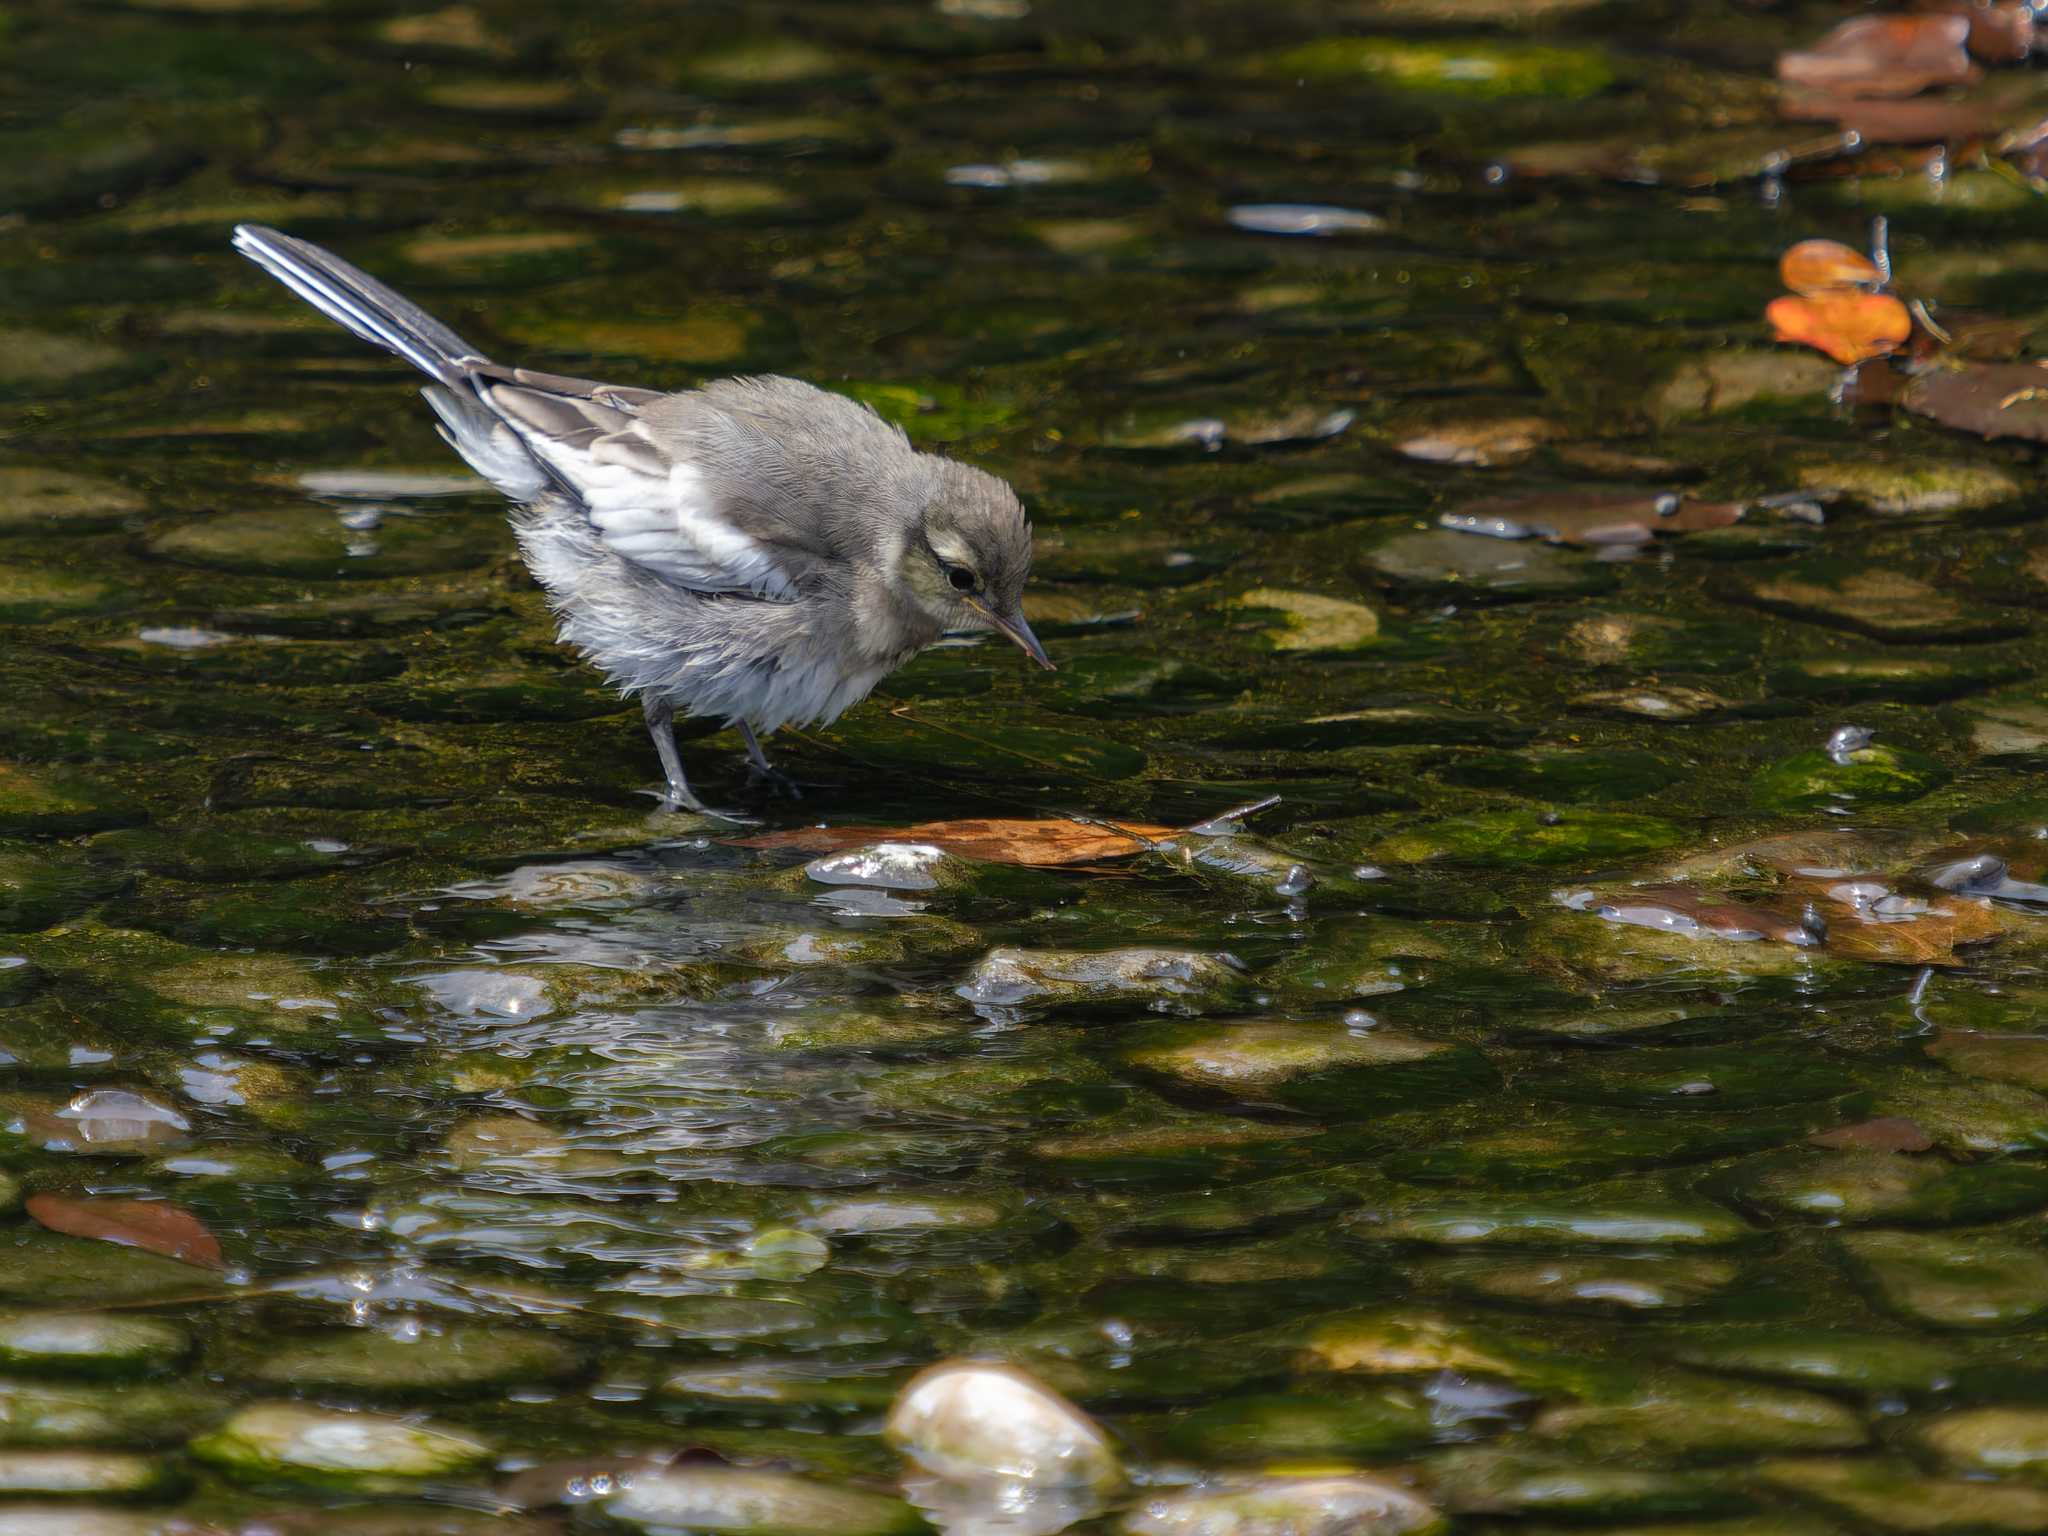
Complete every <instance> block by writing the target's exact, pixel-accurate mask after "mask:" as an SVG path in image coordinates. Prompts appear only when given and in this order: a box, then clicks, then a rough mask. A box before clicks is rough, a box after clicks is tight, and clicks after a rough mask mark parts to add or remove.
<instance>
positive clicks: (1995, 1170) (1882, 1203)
mask: <svg viewBox="0 0 2048 1536" xmlns="http://www.w3.org/2000/svg"><path fill="white" fill-rule="evenodd" d="M1729 1188H1730V1191H1731V1193H1732V1194H1733V1196H1734V1198H1735V1199H1736V1200H1737V1201H1739V1202H1741V1203H1742V1204H1744V1205H1748V1206H1752V1207H1754V1208H1756V1209H1758V1210H1760V1211H1762V1212H1765V1213H1766V1214H1768V1215H1771V1216H1774V1217H1776V1218H1779V1219H1781V1220H1783V1219H1791V1220H1801V1219H1803V1220H1808V1221H1821V1222H1827V1223H1830V1224H1832V1223H1837V1222H1841V1223H1852V1224H1853V1223H1861V1222H1899V1223H1904V1222H1932V1223H1942V1224H1947V1223H1954V1222H1968V1221H1989V1220H1995V1219H1997V1218H1998V1217H2001V1216H2008V1215H2014V1214H2017V1213H2018V1212H2020V1211H2022V1210H2028V1209H2032V1208H2034V1207H2036V1206H2039V1205H2041V1204H2043V1203H2044V1202H2048V1169H2039V1168H2035V1167H2031V1166H2027V1165H2024V1164H2014V1163H1988V1164H1979V1165H1976V1166H1973V1167H1964V1168H1957V1167H1954V1166H1952V1165H1951V1164H1949V1163H1947V1162H1945V1161H1941V1160H1938V1159H1932V1158H1915V1157H1901V1156H1899V1155H1897V1154H1895V1153H1890V1152H1822V1151H1817V1150H1816V1151H1811V1152H1787V1153H1776V1154H1771V1155H1768V1156H1766V1157H1763V1158H1760V1159H1757V1160H1755V1161H1753V1162H1751V1163H1749V1164H1747V1165H1742V1166H1738V1167H1737V1168H1736V1169H1735V1170H1733V1171H1732V1174H1731V1176H1730V1178H1729Z"/></svg>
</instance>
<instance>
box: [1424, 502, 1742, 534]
mask: <svg viewBox="0 0 2048 1536" xmlns="http://www.w3.org/2000/svg"><path fill="white" fill-rule="evenodd" d="M1741 520H1742V503H1741V502H1739V501H1697V500H1694V499H1693V498H1691V497H1689V496H1679V495H1675V494H1671V493H1669V492H1666V493H1656V492H1648V493H1646V492H1642V491H1552V492H1547V493H1545V494H1543V495H1540V496H1489V497H1487V498H1485V499H1484V500H1482V501H1474V502H1468V503H1467V504H1466V505H1464V506H1462V507H1460V508H1458V509H1457V510H1456V511H1455V512H1447V513H1445V514H1444V515H1443V517H1442V518H1441V519H1440V521H1441V522H1442V524H1443V526H1445V527H1446V528H1455V529H1457V530H1459V531H1460V532H1465V533H1484V534H1488V535H1490V536H1492V537H1494V538H1532V537H1533V538H1542V539H1548V540H1549V541H1550V542H1551V543H1553V544H1603V545H1604V544H1647V543H1649V542H1650V540H1651V539H1652V538H1654V537H1655V536H1656V535H1658V534H1660V533H1698V532H1700V531H1702V530H1704V529H1708V528H1726V527H1727V526H1728V525H1729V524H1730V523H1736V522H1740V521H1741Z"/></svg>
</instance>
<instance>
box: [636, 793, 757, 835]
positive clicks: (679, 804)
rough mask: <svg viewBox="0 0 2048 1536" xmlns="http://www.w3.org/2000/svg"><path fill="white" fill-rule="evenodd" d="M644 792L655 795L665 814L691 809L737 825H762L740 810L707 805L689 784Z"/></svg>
mask: <svg viewBox="0 0 2048 1536" xmlns="http://www.w3.org/2000/svg"><path fill="white" fill-rule="evenodd" d="M644 793H646V794H650V795H652V796H654V798H655V799H656V800H657V801H658V802H659V805H658V807H657V809H659V810H660V811H661V813H662V814H663V815H672V814H674V813H676V812H678V811H691V812H694V813H695V814H696V815H699V816H713V817H716V818H717V819H718V820H720V821H729V822H731V823H732V824H733V825H734V826H736V827H758V826H759V825H761V822H760V820H759V818H758V817H753V816H742V815H741V814H740V813H739V812H738V811H721V810H720V809H718V807H717V806H715V805H706V804H705V803H704V802H703V801H702V800H699V799H698V798H697V797H696V796H695V795H693V794H691V793H690V790H689V787H688V786H687V785H676V784H671V785H669V786H668V788H666V789H650V790H646V791H644Z"/></svg>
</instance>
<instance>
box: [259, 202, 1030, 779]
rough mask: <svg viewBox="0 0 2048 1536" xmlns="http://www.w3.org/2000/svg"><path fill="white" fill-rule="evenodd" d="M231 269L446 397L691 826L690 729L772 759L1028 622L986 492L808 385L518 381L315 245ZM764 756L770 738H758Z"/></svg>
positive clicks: (1017, 550) (568, 634) (996, 495)
mask: <svg viewBox="0 0 2048 1536" xmlns="http://www.w3.org/2000/svg"><path fill="white" fill-rule="evenodd" d="M235 249H236V250H238V251H240V252H241V253H242V254H243V255H244V256H247V257H248V258H249V259H250V260H251V261H253V262H255V263H256V264H257V265H258V266H260V267H262V268H263V269H264V270H265V271H266V272H268V273H269V274H270V275H271V276H272V277H275V278H276V279H277V280H278V281H279V282H281V283H283V284H284V285H285V286H286V287H287V288H289V289H291V290H292V292H294V293H296V294H297V295H298V296H299V297H300V298H302V299H304V300H305V301H306V302H307V303H309V304H311V305H312V306H313V307H314V308H315V309H317V310H319V311H320V312H321V313H322V314H323V315H326V316H327V317H328V318H329V319H330V320H334V321H336V322H337V323H339V324H341V325H342V326H345V327H346V328H347V329H348V330H350V331H352V332H354V333H355V334H356V335H357V336H360V337H361V338H362V339H363V340H365V341H368V342H373V343H375V344H376V345H377V346H380V347H382V348H384V349H385V350H386V351H389V352H394V353H396V354H397V355H398V356H400V357H402V358H404V359H405V360H406V361H407V362H409V363H411V364H412V365H413V366H414V367H415V368H417V369H419V370H420V371H421V372H422V373H424V374H426V375H427V376H428V377H430V378H431V379H432V380H433V381H434V382H433V383H431V384H429V385H427V386H426V388H424V389H423V390H421V391H420V393H421V394H423V395H424V396H425V397H426V401H427V404H428V405H430V406H432V407H433V409H434V414H435V415H437V416H439V417H440V418H441V426H440V432H441V436H442V437H444V438H446V439H447V440H448V442H449V444H450V445H451V446H452V447H453V448H454V449H455V451H456V452H457V453H459V454H461V455H462V457H463V458H464V459H466V460H468V462H469V465H470V467H471V468H472V469H474V470H475V471H476V472H477V473H478V474H480V475H482V476H483V477H484V478H485V479H486V480H488V481H490V483H491V484H492V485H494V486H496V487H497V488H498V489H499V490H500V491H502V492H503V493H504V494H505V495H506V496H508V497H509V498H511V499H512V500H513V501H515V502H517V503H519V507H520V510H519V511H518V512H516V513H515V514H514V516H513V529H514V531H515V532H516V533H517V535H518V539H519V548H520V551H521V553H523V554H524V555H525V557H526V563H527V565H528V566H529V567H530V568H531V569H532V571H533V574H534V576H535V577H536V578H537V579H538V580H539V582H540V584H541V586H542V587H543V588H545V589H546V591H547V595H548V600H549V603H550V604H551V605H552V607H553V608H554V611H555V616H556V618H557V619H558V621H559V635H560V638H561V639H562V641H563V642H564V643H566V644H568V645H570V646H573V647H574V648H575V649H576V650H577V651H579V652H581V653H582V654H583V656H584V657H585V658H587V659H588V660H589V661H591V662H592V663H594V664H595V665H596V666H597V667H598V669H599V670H600V671H602V672H603V673H604V674H605V676H606V677H607V678H609V679H610V680H611V682H612V683H613V684H614V685H615V686H616V687H618V688H619V690H620V691H621V692H623V693H625V694H628V695H633V694H637V695H639V698H640V701H641V704H642V706H643V707H644V708H645V710H646V713H647V730H648V733H649V734H650V735H651V736H653V738H654V749H655V751H656V752H658V753H660V755H661V766H662V770H663V772H664V774H665V775H666V777H667V780H668V796H667V798H668V800H669V801H670V802H672V803H673V804H676V805H682V806H687V807H689V808H690V809H691V810H694V811H702V810H705V809H706V808H705V806H704V805H703V803H702V802H700V801H699V800H698V799H697V797H696V796H695V795H694V794H692V793H691V792H690V786H689V783H688V781H687V780H686V779H685V778H684V777H683V762H682V758H681V756H680V755H679V754H678V753H677V751H676V742H675V731H674V728H673V722H674V719H675V715H676V712H677V711H678V710H681V711H682V712H683V713H684V714H688V715H714V716H721V717H723V718H724V719H725V720H726V721H727V722H728V723H729V724H731V725H733V726H735V727H737V728H738V730H739V733H740V736H741V738H742V739H743V740H744V741H745V742H746V745H747V756H748V757H749V759H750V760H751V761H752V763H753V765H754V768H755V770H756V771H757V772H759V773H761V774H764V775H769V776H773V777H779V776H778V775H775V770H774V769H772V768H771V767H770V766H769V763H768V759H767V758H766V757H765V756H763V755H762V752H761V743H760V737H761V736H765V735H767V734H768V733H769V732H771V731H773V730H774V729H776V727H778V726H781V725H787V724H791V723H803V722H811V721H829V720H834V719H837V718H838V716H839V715H840V714H841V713H843V712H844V711H845V710H846V709H848V708H849V707H850V706H852V705H853V704H855V703H857V702H859V701H860V700H861V699H863V698H865V697H866V696H867V694H868V691H869V690H870V689H871V688H873V687H874V686H875V684H876V683H878V682H880V681H881V680H882V679H883V678H884V677H886V676H888V675H889V674H890V673H891V672H893V671H895V670H896V668H898V667H900V666H902V665H903V664H904V663H905V662H906V661H908V660H910V658H911V657H913V656H915V655H916V654H917V653H918V652H919V651H921V650H923V649H924V648H925V647H926V646H928V645H930V644H932V643H933V642H934V641H936V640H937V639H938V638H939V636H940V635H942V634H944V633H945V632H946V631H947V630H950V629H974V628H983V629H994V630H996V631H998V632H1000V633H1001V634H1003V635H1006V636H1008V637H1009V638H1010V639H1011V640H1013V641H1015V642H1016V643H1017V644H1018V645H1019V646H1021V647H1022V648H1023V650H1024V652H1025V654H1026V655H1028V656H1029V657H1030V658H1031V659H1032V660H1033V661H1035V662H1037V663H1038V664H1039V665H1040V666H1042V667H1045V668H1047V669H1050V668H1051V667H1052V662H1051V661H1050V660H1048V659H1047V657H1046V654H1045V649H1044V647H1043V646H1041V645H1040V644H1039V643H1038V637H1037V636H1036V635H1034V634H1032V633H1031V626H1030V625H1028V624H1027V623H1025V622H1024V611H1023V607H1022V599H1023V594H1024V581H1025V578H1026V576H1028V575H1029V574H1030V569H1031V526H1030V524H1029V523H1027V522H1026V521H1025V520H1024V508H1023V507H1022V506H1021V505H1020V504H1019V502H1018V500H1017V497H1016V493H1015V492H1013V491H1012V490H1011V489H1010V488H1009V486H1007V485H1005V484H1004V483H1003V482H1002V481H1000V480H998V479H996V478H995V476H993V475H989V474H984V473H983V472H982V471H980V470H978V469H971V468H969V467H968V466H967V465H965V464H956V463H954V462H953V461H952V460H950V459H943V458H940V457H938V456H937V455H936V454H929V453H919V452H918V451H917V450H916V449H914V448H912V447H911V446H910V441H909V439H908V438H906V437H905V436H904V435H903V433H902V432H901V431H900V430H899V429H898V428H896V427H893V426H891V425H889V424H888V423H887V422H885V421H883V420H882V419H881V417H879V416H877V415H875V414H874V413H873V412H872V411H869V410H868V409H866V408H865V407H864V406H861V405H859V404H857V403H856V402H854V401H852V400H849V399H847V398H845V397H844V396H843V395H834V394H829V393H827V392H826V391H824V390H822V389H816V388H814V387H812V386H811V385H809V384H804V383H801V382H799V381H798V380H796V379H785V378H777V377H763V378H741V379H721V380H719V381H718V382H717V383H714V384H707V385H705V386H704V387H703V388H702V389H693V390H685V391H683V392H681V393H679V394H661V393H658V392H657V391H655V390H651V389H631V388H627V387H625V386H623V385H617V384H600V383H597V382H595V381H593V380H590V379H570V378H563V377H561V376H560V375H557V374H551V373H534V372H532V371H530V370H528V369H525V368H510V367H506V366H505V365H503V364H501V363H493V362H490V361H488V360H486V359H485V358H484V357H482V356H481V355H480V354H479V353H478V352H477V350H476V349H475V348H474V347H472V346H470V345H469V343H468V342H466V341H464V340H463V339H462V338H461V337H460V336H457V335H456V334H455V333H454V332H453V331H451V330H449V329H448V327H447V326H445V325H443V324H441V322H440V321H438V320H436V319H434V318H433V317H432V316H431V315H429V314H427V313H426V312H425V311H424V310H422V309H421V308H420V307H419V306H418V305H416V304H414V303H412V302H411V301H410V300H408V299H406V298H404V297H402V296H401V295H399V294H397V293H394V292H392V290H391V289H389V288H387V287H385V286H384V285H383V284H382V283H380V282H378V281H377V280H376V279H375V278H373V277H371V276H369V275H368V274H367V273H364V272H361V271H358V270H357V269H356V268H355V267H353V266H351V265H349V263H347V262H345V261H343V260H342V259H341V258H340V257H338V256H336V255H334V254H332V253H331V252H328V251H324V250H322V249H321V248H320V247H319V246H317V245H311V244H308V243H307V242H306V241H304V240H297V239H294V238H292V237H291V236H290V235H282V234H279V233H278V232H277V231H276V230H274V229H262V228H258V227H257V226H254V225H249V224H244V225H241V226H240V227H238V228H237V229H236V230H235ZM757 733H758V734H757Z"/></svg>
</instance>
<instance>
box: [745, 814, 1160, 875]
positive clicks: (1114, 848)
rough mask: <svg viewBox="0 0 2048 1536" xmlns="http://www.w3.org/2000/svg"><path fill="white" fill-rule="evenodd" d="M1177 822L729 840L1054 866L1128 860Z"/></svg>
mask: <svg viewBox="0 0 2048 1536" xmlns="http://www.w3.org/2000/svg"><path fill="white" fill-rule="evenodd" d="M1183 830H1185V829H1184V828H1181V827H1163V826H1155V825H1152V824H1150V823H1145V822H1123V823H1117V824H1115V825H1114V826H1112V825H1110V824H1107V823H1101V822H1081V821H1069V820H1055V821H1006V820H1000V819H997V820H964V821H926V822H920V823H918V824H917V825H916V826H911V827H792V828H790V829H788V830H787V831H782V832H764V833H761V834H759V835H758V836H755V837H739V838H733V839H731V840H730V841H731V843H732V845H733V846H734V847H737V848H793V849H797V850H800V851H802V852H805V853H836V852H837V851H839V850H840V849H842V848H861V847H865V846H866V845H868V844H870V843H929V844H931V845H932V846H933V847H936V848H943V849H944V850H945V851H946V852H947V853H953V854H958V855H959V856H960V857H961V858H964V859H980V860H982V861H983V862H985V863H989V864H1023V865H1029V866H1032V867H1034V868H1041V869H1052V868H1057V867H1058V866H1060V865H1063V864H1092V863H1095V862H1096V861H1098V860H1101V859H1126V858H1129V857H1130V856H1131V855H1132V854H1136V853H1143V852H1144V851H1145V850H1146V849H1147V848H1148V847H1150V846H1151V845H1152V844H1153V843H1158V842H1164V841H1165V840H1166V839H1168V838H1171V837H1177V836H1179V835H1180V833H1181V832H1182V831H1183Z"/></svg>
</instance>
